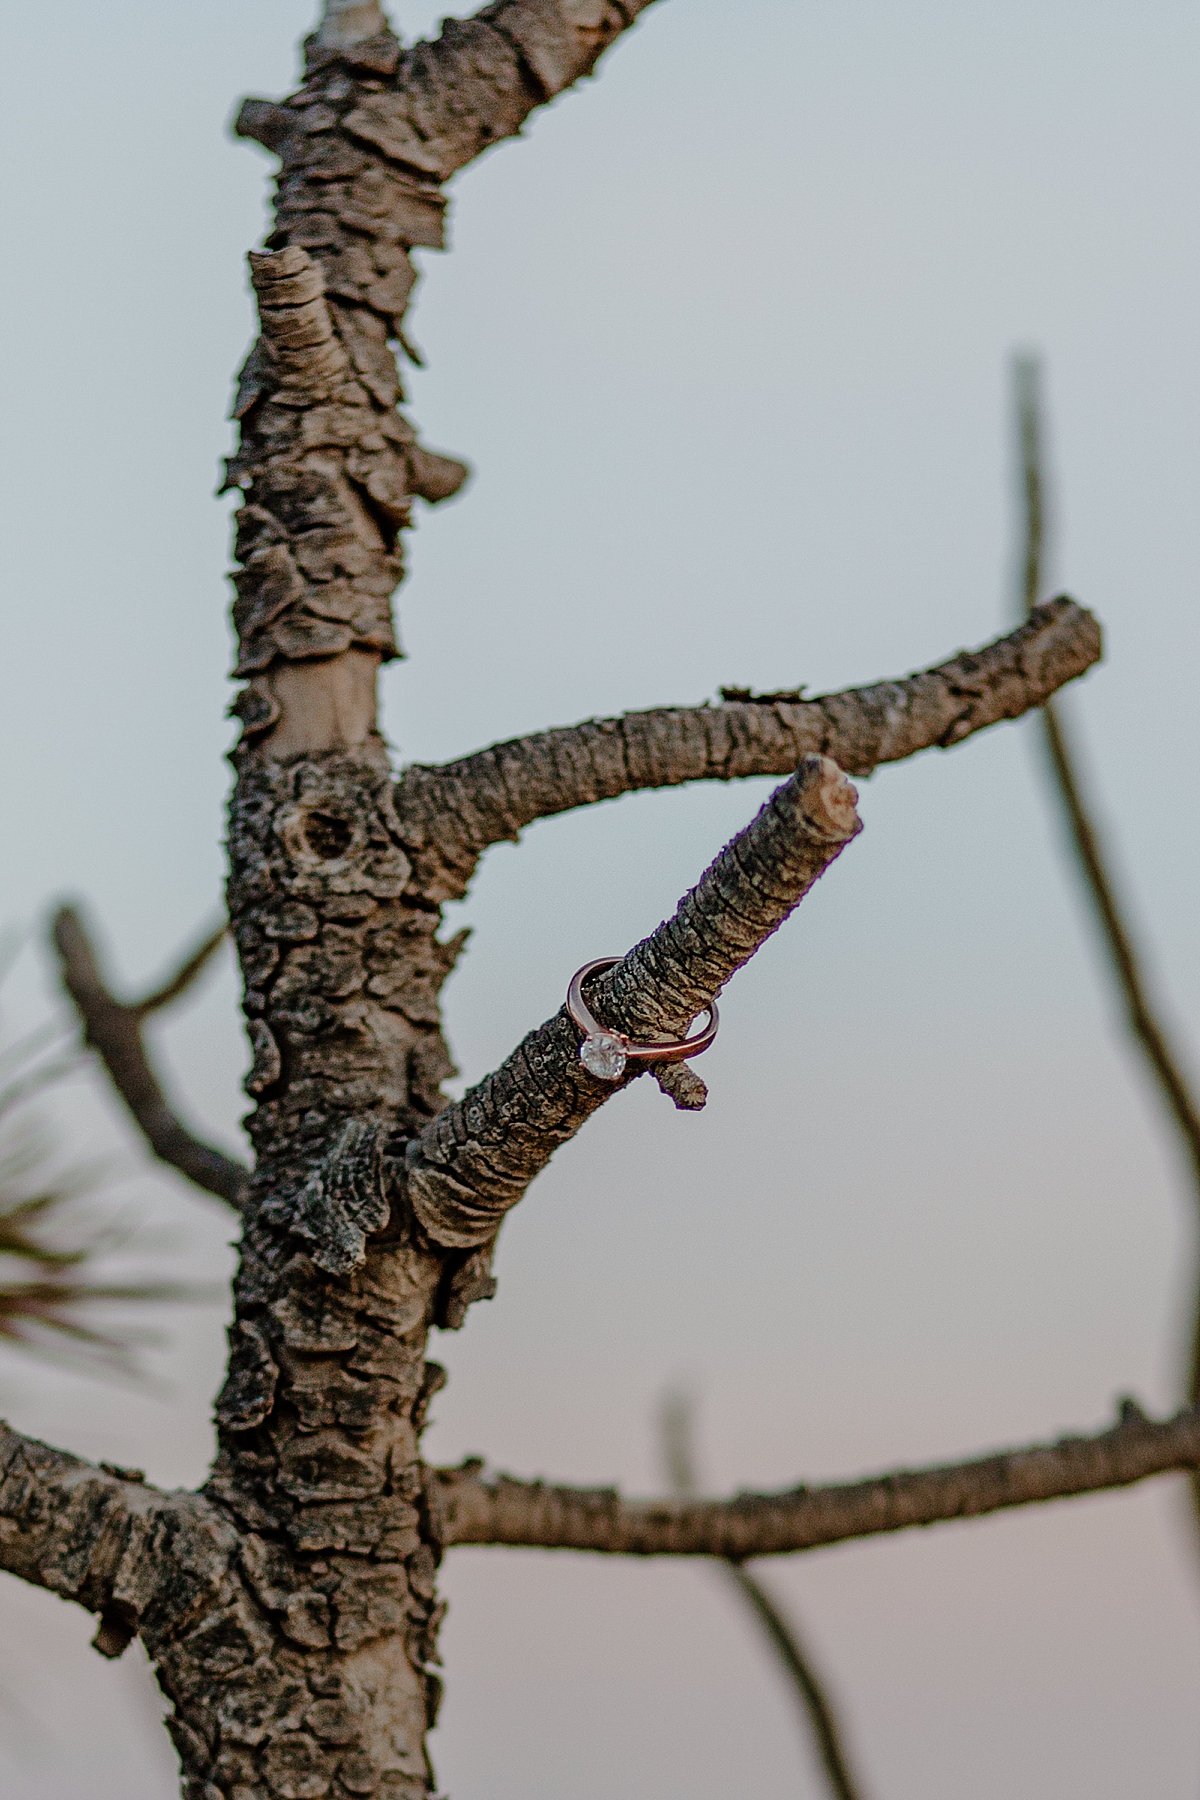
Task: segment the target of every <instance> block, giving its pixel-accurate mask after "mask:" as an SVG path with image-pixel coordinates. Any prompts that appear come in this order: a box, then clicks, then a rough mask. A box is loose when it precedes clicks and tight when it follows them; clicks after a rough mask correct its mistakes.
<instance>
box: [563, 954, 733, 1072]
mask: <svg viewBox="0 0 1200 1800" xmlns="http://www.w3.org/2000/svg"><path fill="white" fill-rule="evenodd" d="M623 960H624V959H623V958H622V957H620V956H598V957H596V958H595V960H594V961H593V962H588V963H584V965H583V967H582V969H576V971H575V973H574V975H572V977H571V985H570V987H569V988H568V989H567V1011H568V1013H569V1014H570V1016H571V1018H572V1020H573V1022H574V1023H575V1024H576V1025H577V1026H578V1028H579V1030H580V1031H581V1032H582V1033H583V1043H582V1044H581V1045H580V1046H579V1056H580V1061H581V1062H582V1063H583V1065H584V1067H585V1068H587V1069H590V1070H591V1072H592V1074H593V1075H597V1076H599V1078H600V1079H601V1080H602V1081H618V1080H620V1077H621V1075H622V1074H623V1073H624V1070H625V1064H626V1062H684V1061H685V1060H686V1059H688V1058H689V1057H693V1056H699V1055H700V1054H701V1053H702V1052H703V1051H705V1050H707V1049H708V1047H709V1045H710V1044H711V1043H712V1041H713V1039H714V1038H715V1037H716V1035H717V1026H718V1024H719V1023H720V1020H719V1016H718V1013H717V1008H716V1005H715V1004H713V1005H710V1006H709V1007H708V1008H707V1014H708V1018H707V1023H705V1024H704V1025H702V1026H701V1028H700V1030H699V1031H697V1032H695V1033H693V1035H692V1036H691V1037H685V1038H668V1039H666V1040H664V1041H663V1042H661V1043H636V1042H635V1041H634V1040H633V1039H631V1038H629V1037H627V1036H626V1035H625V1033H624V1032H623V1031H615V1030H613V1029H612V1028H611V1027H609V1026H607V1025H602V1024H601V1023H600V1021H599V1019H597V1017H596V1015H595V1013H594V1012H593V1011H592V1009H591V1007H590V1006H589V1005H588V1003H587V1001H586V1000H585V999H584V997H583V984H584V982H585V981H586V980H587V979H588V977H589V976H590V975H598V974H599V973H600V971H601V970H602V969H611V968H613V967H614V966H615V965H616V964H617V963H619V962H622V961H623ZM610 1071H611V1072H610Z"/></svg>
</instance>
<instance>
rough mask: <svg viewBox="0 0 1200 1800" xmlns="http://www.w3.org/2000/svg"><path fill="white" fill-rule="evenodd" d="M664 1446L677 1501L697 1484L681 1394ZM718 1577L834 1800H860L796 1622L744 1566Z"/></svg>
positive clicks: (839, 1731)
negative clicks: (769, 1662) (784, 1687)
mask: <svg viewBox="0 0 1200 1800" xmlns="http://www.w3.org/2000/svg"><path fill="white" fill-rule="evenodd" d="M662 1442H663V1460H664V1461H665V1462H666V1465H667V1475H668V1478H669V1480H670V1483H671V1486H672V1487H673V1488H674V1490H675V1492H676V1494H678V1495H679V1497H680V1498H681V1499H687V1498H690V1497H691V1496H692V1495H694V1494H695V1492H696V1488H697V1486H698V1483H697V1480H696V1468H695V1461H694V1458H693V1454H692V1409H691V1406H690V1405H689V1403H688V1401H687V1400H686V1399H685V1398H684V1396H683V1395H679V1394H677V1395H675V1396H673V1397H672V1398H670V1399H668V1401H667V1404H666V1405H665V1406H664V1408H663V1414H662ZM721 1573H722V1574H723V1575H724V1577H725V1579H726V1580H727V1582H728V1583H729V1585H730V1586H731V1587H732V1588H733V1590H734V1592H735V1593H736V1594H737V1595H738V1596H739V1597H740V1598H741V1600H742V1601H743V1602H744V1604H745V1606H746V1608H747V1609H748V1611H749V1612H750V1615H751V1617H752V1618H753V1619H754V1621H755V1623H756V1624H757V1625H758V1627H759V1629H760V1631H761V1633H762V1635H763V1637H764V1638H765V1639H766V1642H767V1644H768V1645H769V1647H770V1649H771V1650H772V1652H773V1653H774V1656H775V1660H776V1662H777V1663H778V1665H779V1667H780V1668H781V1669H782V1671H783V1674H784V1676H785V1678H786V1680H787V1681H788V1683H789V1685H790V1687H791V1690H792V1694H793V1696H794V1698H795V1700H796V1702H797V1707H798V1710H799V1713H800V1717H801V1719H802V1720H803V1723H804V1726H805V1729H806V1730H807V1731H808V1732H810V1733H811V1735H812V1737H813V1739H814V1741H815V1743H816V1748H817V1754H818V1756H819V1757H820V1759H821V1767H822V1769H823V1770H824V1772H825V1778H826V1780H827V1781H828V1783H829V1791H830V1793H831V1794H832V1795H833V1796H834V1800H863V1792H864V1790H863V1788H862V1785H861V1783H860V1782H859V1780H858V1778H857V1775H856V1774H855V1773H854V1772H853V1770H852V1767H851V1762H850V1754H849V1751H848V1750H847V1748H846V1744H845V1729H844V1727H843V1725H842V1723H841V1721H840V1720H839V1718H838V1714H837V1708H836V1707H835V1706H834V1703H833V1700H832V1697H831V1695H830V1693H829V1690H828V1687H827V1685H826V1683H825V1681H824V1679H823V1678H822V1676H821V1675H820V1674H818V1672H817V1668H816V1665H815V1663H814V1661H813V1658H812V1655H811V1652H810V1651H809V1650H808V1649H807V1648H806V1647H805V1645H804V1644H803V1643H802V1642H801V1639H800V1634H799V1632H798V1631H797V1629H796V1626H795V1624H794V1623H793V1621H792V1620H790V1619H789V1618H788V1617H787V1616H786V1614H785V1613H784V1612H783V1610H782V1608H781V1607H780V1606H779V1605H778V1604H777V1603H776V1601H775V1599H774V1597H773V1596H772V1594H771V1593H770V1591H769V1590H768V1589H767V1588H766V1587H764V1585H763V1583H762V1582H761V1581H760V1580H759V1579H758V1577H757V1576H756V1575H752V1574H751V1572H750V1570H749V1569H747V1568H746V1567H745V1566H744V1565H743V1564H742V1563H739V1562H728V1561H726V1562H725V1563H724V1564H723V1566H722V1568H721Z"/></svg>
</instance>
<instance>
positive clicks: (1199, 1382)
mask: <svg viewBox="0 0 1200 1800" xmlns="http://www.w3.org/2000/svg"><path fill="white" fill-rule="evenodd" d="M1013 390H1014V400H1015V411H1016V426H1017V446H1018V456H1019V464H1020V467H1019V477H1020V496H1021V503H1022V512H1023V519H1022V526H1023V529H1022V533H1021V554H1020V573H1019V577H1018V582H1017V590H1018V603H1019V605H1020V607H1021V609H1022V610H1023V611H1024V612H1026V613H1028V614H1032V613H1033V611H1034V609H1035V607H1036V604H1037V597H1038V594H1039V593H1040V592H1041V587H1042V579H1043V563H1044V560H1045V545H1046V535H1047V521H1048V513H1049V507H1048V504H1047V495H1046V479H1045V461H1044V454H1043V445H1042V436H1043V431H1042V397H1041V368H1040V365H1039V363H1038V361H1037V359H1036V358H1034V357H1019V358H1018V359H1017V360H1016V362H1015V364H1014V366H1013ZM1042 741H1043V743H1044V745H1045V749H1046V759H1047V762H1048V765H1049V773H1050V780H1051V783H1052V785H1053V786H1054V787H1055V789H1056V790H1057V792H1058V797H1059V800H1060V802H1061V804H1062V809H1063V815H1064V817H1065V819H1066V823H1067V830H1068V833H1069V836H1070V841H1071V845H1072V848H1073V849H1074V852H1075V860H1076V866H1077V867H1078V869H1079V872H1080V874H1081V876H1082V878H1083V888H1084V892H1085V894H1086V895H1087V898H1088V901H1089V902H1090V904H1091V908H1092V916H1093V919H1094V921H1095V924H1096V926H1097V935H1098V938H1099V943H1100V950H1101V954H1102V955H1103V956H1104V957H1105V959H1106V961H1107V963H1108V967H1109V970H1110V972H1111V974H1112V978H1113V982H1114V984H1115V986H1116V990H1117V994H1118V996H1119V997H1120V999H1121V1001H1122V1002H1123V1003H1124V1007H1125V1015H1126V1021H1127V1023H1128V1026H1129V1029H1130V1032H1131V1033H1132V1035H1133V1038H1134V1041H1135V1042H1136V1043H1137V1044H1138V1045H1139V1046H1140V1048H1141V1050H1142V1054H1143V1055H1144V1057H1145V1059H1146V1063H1147V1066H1148V1067H1149V1070H1150V1075H1151V1078H1152V1080H1153V1082H1154V1084H1155V1086H1156V1087H1157V1088H1158V1091H1159V1094H1160V1095H1161V1097H1162V1101H1163V1104H1164V1106H1165V1107H1166V1110H1167V1113H1168V1115H1169V1116H1170V1118H1171V1121H1172V1123H1173V1125H1174V1126H1175V1129H1176V1131H1177V1133H1178V1135H1179V1139H1180V1142H1181V1144H1182V1147H1183V1152H1184V1156H1185V1158H1186V1160H1187V1163H1188V1167H1189V1172H1190V1176H1191V1185H1192V1192H1193V1197H1194V1199H1195V1201H1196V1204H1197V1206H1198V1207H1200V1090H1198V1089H1197V1087H1196V1085H1195V1082H1194V1080H1193V1079H1192V1078H1191V1077H1190V1076H1189V1074H1188V1073H1187V1071H1186V1069H1185V1066H1184V1062H1183V1058H1182V1056H1181V1054H1180V1052H1179V1050H1178V1048H1177V1047H1176V1045H1175V1043H1174V1041H1173V1033H1172V1031H1171V1028H1170V1027H1169V1025H1168V1024H1167V1020H1166V1013H1165V1008H1164V1007H1163V1006H1162V1003H1161V1001H1160V1000H1159V999H1158V998H1157V996H1156V995H1155V994H1154V992H1153V990H1152V987H1151V983H1150V980H1149V977H1148V975H1147V973H1146V968H1145V961H1144V957H1143V955H1142V952H1141V950H1140V949H1139V947H1138V942H1137V937H1136V934H1135V931H1134V929H1133V926H1132V924H1131V922H1130V909H1129V906H1128V902H1127V901H1126V899H1125V897H1124V896H1123V895H1121V893H1120V892H1119V888H1118V884H1117V881H1116V878H1115V876H1114V873H1113V867H1112V862H1111V858H1110V855H1109V851H1108V849H1107V846H1106V845H1105V843H1104V839H1103V836H1102V834H1101V832H1100V830H1099V828H1098V826H1097V823H1096V818H1095V814H1094V811H1093V807H1092V803H1091V800H1090V798H1089V797H1088V793H1087V787H1086V783H1085V782H1084V780H1083V778H1082V776H1081V774H1080V765H1079V758H1078V755H1077V752H1076V750H1075V748H1074V745H1073V743H1072V738H1071V732H1070V729H1069V727H1068V724H1067V720H1066V718H1065V716H1064V714H1063V712H1062V709H1061V708H1060V707H1058V706H1056V705H1054V704H1053V702H1051V701H1049V700H1047V702H1046V704H1045V706H1044V707H1043V708H1042ZM1193 1320H1194V1323H1193V1326H1192V1342H1191V1353H1190V1360H1189V1367H1188V1378H1187V1397H1188V1399H1189V1400H1190V1401H1191V1402H1192V1404H1193V1405H1195V1404H1196V1403H1197V1402H1200V1282H1198V1286H1197V1295H1196V1300H1195V1304H1194V1308H1193ZM1191 1489H1192V1507H1193V1511H1194V1513H1195V1515H1196V1519H1197V1522H1198V1523H1200V1476H1197V1477H1196V1478H1194V1479H1193V1481H1192V1483H1191Z"/></svg>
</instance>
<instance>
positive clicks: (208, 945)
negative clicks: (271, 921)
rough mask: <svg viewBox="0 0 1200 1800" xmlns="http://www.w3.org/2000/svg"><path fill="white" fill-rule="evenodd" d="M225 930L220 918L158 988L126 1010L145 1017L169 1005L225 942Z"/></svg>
mask: <svg viewBox="0 0 1200 1800" xmlns="http://www.w3.org/2000/svg"><path fill="white" fill-rule="evenodd" d="M228 933H229V926H228V925H227V924H226V923H225V920H224V919H222V920H221V921H220V923H219V924H217V925H215V926H214V927H213V929H212V930H211V931H210V932H209V933H208V935H207V936H206V937H203V938H201V940H200V942H199V943H198V944H197V945H196V948H195V949H194V950H193V951H192V952H191V953H190V954H189V955H188V956H186V957H185V958H184V960H183V961H182V962H181V963H180V965H179V967H178V968H177V969H176V970H175V971H174V973H173V974H171V975H168V976H167V977H166V979H165V980H164V981H163V983H162V985H161V987H156V988H153V989H151V991H150V993H148V994H147V995H146V996H145V998H144V999H142V1000H137V1001H133V1002H131V1003H130V1007H129V1010H130V1012H134V1013H136V1014H137V1016H138V1018H139V1019H147V1018H149V1016H150V1014H151V1013H156V1012H159V1011H161V1009H162V1008H163V1007H164V1006H170V1005H171V1003H172V1001H174V1000H178V999H179V998H180V996H181V995H182V994H185V993H186V992H187V990H188V988H190V987H191V985H192V983H193V981H195V979H196V977H197V976H198V975H200V974H202V973H203V971H204V969H205V968H206V967H207V966H208V964H209V962H211V960H212V958H213V957H214V956H215V955H216V953H217V951H218V950H219V949H220V948H221V945H222V944H223V943H224V942H225V939H226V937H227V936H228Z"/></svg>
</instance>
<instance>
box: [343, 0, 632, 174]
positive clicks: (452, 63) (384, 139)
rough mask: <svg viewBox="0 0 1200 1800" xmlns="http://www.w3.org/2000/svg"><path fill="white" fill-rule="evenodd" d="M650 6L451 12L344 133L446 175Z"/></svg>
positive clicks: (551, 2)
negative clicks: (455, 14) (456, 15)
mask: <svg viewBox="0 0 1200 1800" xmlns="http://www.w3.org/2000/svg"><path fill="white" fill-rule="evenodd" d="M650 3H651V0H494V4H492V5H490V6H485V7H484V8H483V9H482V11H480V12H478V13H476V14H475V16H474V18H470V19H447V20H446V21H445V22H444V24H443V26H442V31H441V36H440V37H438V38H436V39H434V40H433V42H431V43H421V44H415V45H414V46H413V47H412V49H410V50H406V51H404V52H403V53H401V54H400V55H399V56H398V58H397V59H396V60H395V61H394V63H393V67H394V69H395V77H394V85H393V87H392V88H391V89H390V90H387V91H385V92H383V93H374V94H367V95H365V96H363V97H362V98H360V99H359V101H358V104H357V105H356V106H355V108H354V110H353V112H351V113H350V114H349V115H348V116H347V118H346V121H345V126H346V130H347V132H348V133H349V134H350V135H351V136H352V137H354V138H358V139H360V140H362V141H363V142H364V143H367V144H370V145H371V146H372V148H373V149H376V150H379V151H381V152H382V153H383V155H384V156H386V157H387V158H388V160H389V161H390V162H394V163H398V164H400V165H402V166H403V167H405V168H408V169H412V170H414V171H416V172H417V173H418V174H420V175H423V176H425V177H430V176H432V177H433V178H434V179H435V180H436V181H446V180H447V179H448V178H449V177H450V176H451V175H453V174H455V173H456V172H457V171H458V170H459V169H462V168H464V167H465V166H466V164H467V163H469V162H473V161H474V159H475V158H476V157H477V156H478V155H479V154H480V152H481V151H483V150H486V149H487V147H488V146H489V144H494V143H497V142H498V141H499V140H500V139H502V138H508V137H515V136H516V135H517V133H518V132H519V131H520V129H521V127H522V125H523V124H524V123H525V120H526V119H527V118H528V117H529V115H530V113H531V112H533V111H535V109H536V108H537V107H539V106H544V105H545V104H546V103H547V101H550V100H553V99H554V98H555V97H556V96H557V95H558V94H561V93H562V92H563V90H564V89H565V88H569V87H571V86H573V85H574V83H575V82H577V81H579V80H580V79H581V78H582V77H583V76H584V75H588V74H590V73H591V71H592V69H593V68H594V67H595V65H596V63H597V61H598V60H599V58H600V57H601V55H602V54H603V53H604V51H605V50H607V49H608V47H609V45H610V44H612V43H614V42H615V41H616V39H617V38H618V37H620V36H621V34H622V32H624V31H627V30H628V28H629V27H630V26H631V25H632V24H633V22H634V20H635V19H636V18H637V17H638V16H639V14H641V13H643V12H644V11H645V10H646V8H647V6H649V5H650ZM347 10H355V9H353V8H348V9H347ZM359 10H361V11H362V12H364V13H366V12H368V11H369V10H370V9H369V8H366V7H363V8H361V9H359ZM324 29H326V28H325V27H323V30H324ZM317 43H318V44H320V43H321V40H320V38H318V40H317ZM345 48H346V46H345V44H344V42H343V45H342V49H343V52H344V51H345ZM309 66H310V68H311V67H313V56H312V52H311V50H310V57H309Z"/></svg>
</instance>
